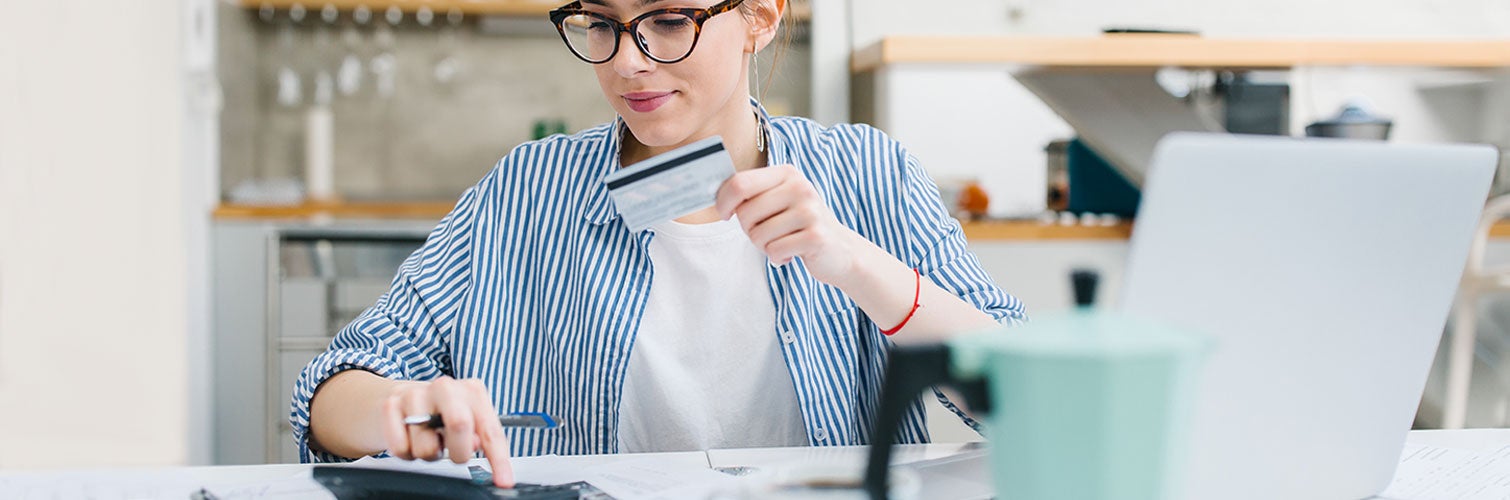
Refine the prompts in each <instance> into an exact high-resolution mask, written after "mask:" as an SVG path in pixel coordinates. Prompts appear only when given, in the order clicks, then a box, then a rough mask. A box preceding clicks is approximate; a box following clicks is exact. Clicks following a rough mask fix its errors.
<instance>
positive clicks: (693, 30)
mask: <svg viewBox="0 0 1510 500" xmlns="http://www.w3.org/2000/svg"><path fill="white" fill-rule="evenodd" d="M743 2H744V0H725V1H723V2H719V4H718V5H714V6H712V7H709V8H706V9H690V8H680V9H657V10H652V11H650V12H646V13H644V14H640V15H639V16H638V17H635V18H634V19H631V20H630V21H629V22H627V23H624V22H619V20H617V19H614V18H611V17H608V16H606V15H603V14H599V13H596V12H589V11H586V10H583V9H582V2H580V1H577V2H572V3H569V4H567V5H565V6H562V7H561V8H559V9H556V10H553V11H551V13H550V16H551V22H552V23H555V24H556V31H559V32H561V39H562V40H564V41H565V42H566V47H567V48H569V49H571V52H572V54H575V55H576V56H577V58H579V59H582V60H583V61H587V62H588V63H590V64H603V63H605V62H608V61H609V60H610V59H613V56H614V55H615V54H618V53H619V39H620V38H623V35H624V33H625V32H628V33H629V34H630V35H631V36H632V37H633V38H634V44H635V45H636V46H638V47H639V48H640V52H641V53H643V54H645V57H649V58H650V59H651V60H653V61H655V62H658V63H662V64H671V63H677V62H681V61H682V60H683V59H686V58H687V56H690V55H692V48H693V47H696V46H697V38H698V36H699V35H702V32H703V23H704V22H706V21H707V20H708V19H709V18H712V17H713V16H716V15H719V14H723V13H725V12H728V11H731V10H734V8H735V7H738V6H739V4H740V3H743ZM647 22H648V23H650V24H649V25H648V26H647V25H645V23H647ZM642 28H643V29H642Z"/></svg>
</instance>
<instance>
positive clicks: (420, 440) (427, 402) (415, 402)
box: [404, 377, 445, 461]
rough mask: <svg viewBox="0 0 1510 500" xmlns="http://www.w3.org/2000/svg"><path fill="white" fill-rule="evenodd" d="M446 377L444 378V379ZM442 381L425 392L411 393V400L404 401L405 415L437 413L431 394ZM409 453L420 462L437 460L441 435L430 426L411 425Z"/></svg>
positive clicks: (427, 388) (437, 380)
mask: <svg viewBox="0 0 1510 500" xmlns="http://www.w3.org/2000/svg"><path fill="white" fill-rule="evenodd" d="M444 378H445V377H442V379H444ZM442 379H436V381H435V382H430V386H429V387H426V388H425V389H424V390H417V391H410V392H409V398H407V399H406V400H405V401H404V413H405V414H407V415H429V414H434V413H435V412H436V408H435V403H434V402H433V401H431V396H430V393H431V392H432V391H434V390H435V384H436V383H437V382H440V380H442ZM406 427H408V428H409V453H410V455H413V457H414V458H416V459H420V460H432V461H433V460H435V459H437V458H440V457H439V455H440V434H438V433H436V432H435V429H431V428H430V427H429V426H426V425H423V424H420V425H409V426H406Z"/></svg>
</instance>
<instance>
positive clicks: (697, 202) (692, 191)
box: [603, 136, 734, 232]
mask: <svg viewBox="0 0 1510 500" xmlns="http://www.w3.org/2000/svg"><path fill="white" fill-rule="evenodd" d="M733 175H734V159H733V158H730V157H729V152H728V151H725V150H724V141H723V139H722V138H720V137H718V136H713V137H709V138H707V139H703V140H701V141H697V142H694V143H692V144H688V145H686V146H682V147H680V148H676V149H673V150H671V151H669V152H666V153H663V154H660V155H656V156H654V157H652V158H650V159H648V160H645V161H642V162H639V163H636V164H634V165H630V166H627V167H624V168H621V169H619V170H618V171H616V172H613V173H611V174H608V176H607V177H604V178H603V183H604V184H607V185H608V195H609V196H610V197H612V198H613V204H614V207H615V208H618V210H619V215H620V216H622V217H624V225H626V226H629V230H630V231H631V232H640V231H643V230H645V229H646V228H649V227H650V226H654V225H656V224H660V223H662V222H665V221H668V220H671V219H675V218H677V217H681V216H683V215H687V214H690V213H692V212H696V211H698V210H702V209H704V208H708V207H711V206H713V201H714V199H715V198H717V194H718V187H719V186H721V185H723V182H724V181H725V180H727V179H728V178H729V177H732V176H733Z"/></svg>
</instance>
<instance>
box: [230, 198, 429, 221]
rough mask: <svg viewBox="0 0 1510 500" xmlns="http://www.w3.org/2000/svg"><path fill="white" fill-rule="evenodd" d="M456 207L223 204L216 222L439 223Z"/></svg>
mask: <svg viewBox="0 0 1510 500" xmlns="http://www.w3.org/2000/svg"><path fill="white" fill-rule="evenodd" d="M455 206H456V202H455V201H417V202H362V203H352V202H347V203H316V202H307V203H303V204H299V205H242V204H234V203H223V204H221V205H220V206H219V207H216V208H215V212H214V214H213V216H214V218H216V219H222V220H227V219H313V218H320V217H329V218H335V219H429V220H436V221H438V220H440V218H441V217H445V215H446V214H447V213H450V212H451V209H452V208H454V207H455Z"/></svg>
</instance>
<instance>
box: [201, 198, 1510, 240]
mask: <svg viewBox="0 0 1510 500" xmlns="http://www.w3.org/2000/svg"><path fill="white" fill-rule="evenodd" d="M453 206H454V202H449V201H444V202H441V201H416V202H347V203H305V204H300V205H244V204H222V205H220V206H219V207H217V208H216V209H215V212H214V218H215V219H216V220H219V221H235V220H322V219H376V220H390V219H391V220H401V219H419V220H439V219H440V218H441V217H444V216H445V215H446V213H448V212H450V211H451V209H452V208H453ZM961 224H962V225H963V227H964V230H965V237H966V238H968V239H970V240H971V241H1037V240H1126V239H1127V238H1128V236H1129V235H1131V234H1132V223H1130V222H1119V223H1117V224H1114V225H1110V226H1079V225H1075V226H1065V225H1058V224H1043V223H1039V222H1036V221H1021V220H1010V221H1005V220H1004V221H984V222H962V223H961ZM1506 229H1507V231H1506V232H1507V234H1510V226H1507V228H1506Z"/></svg>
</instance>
